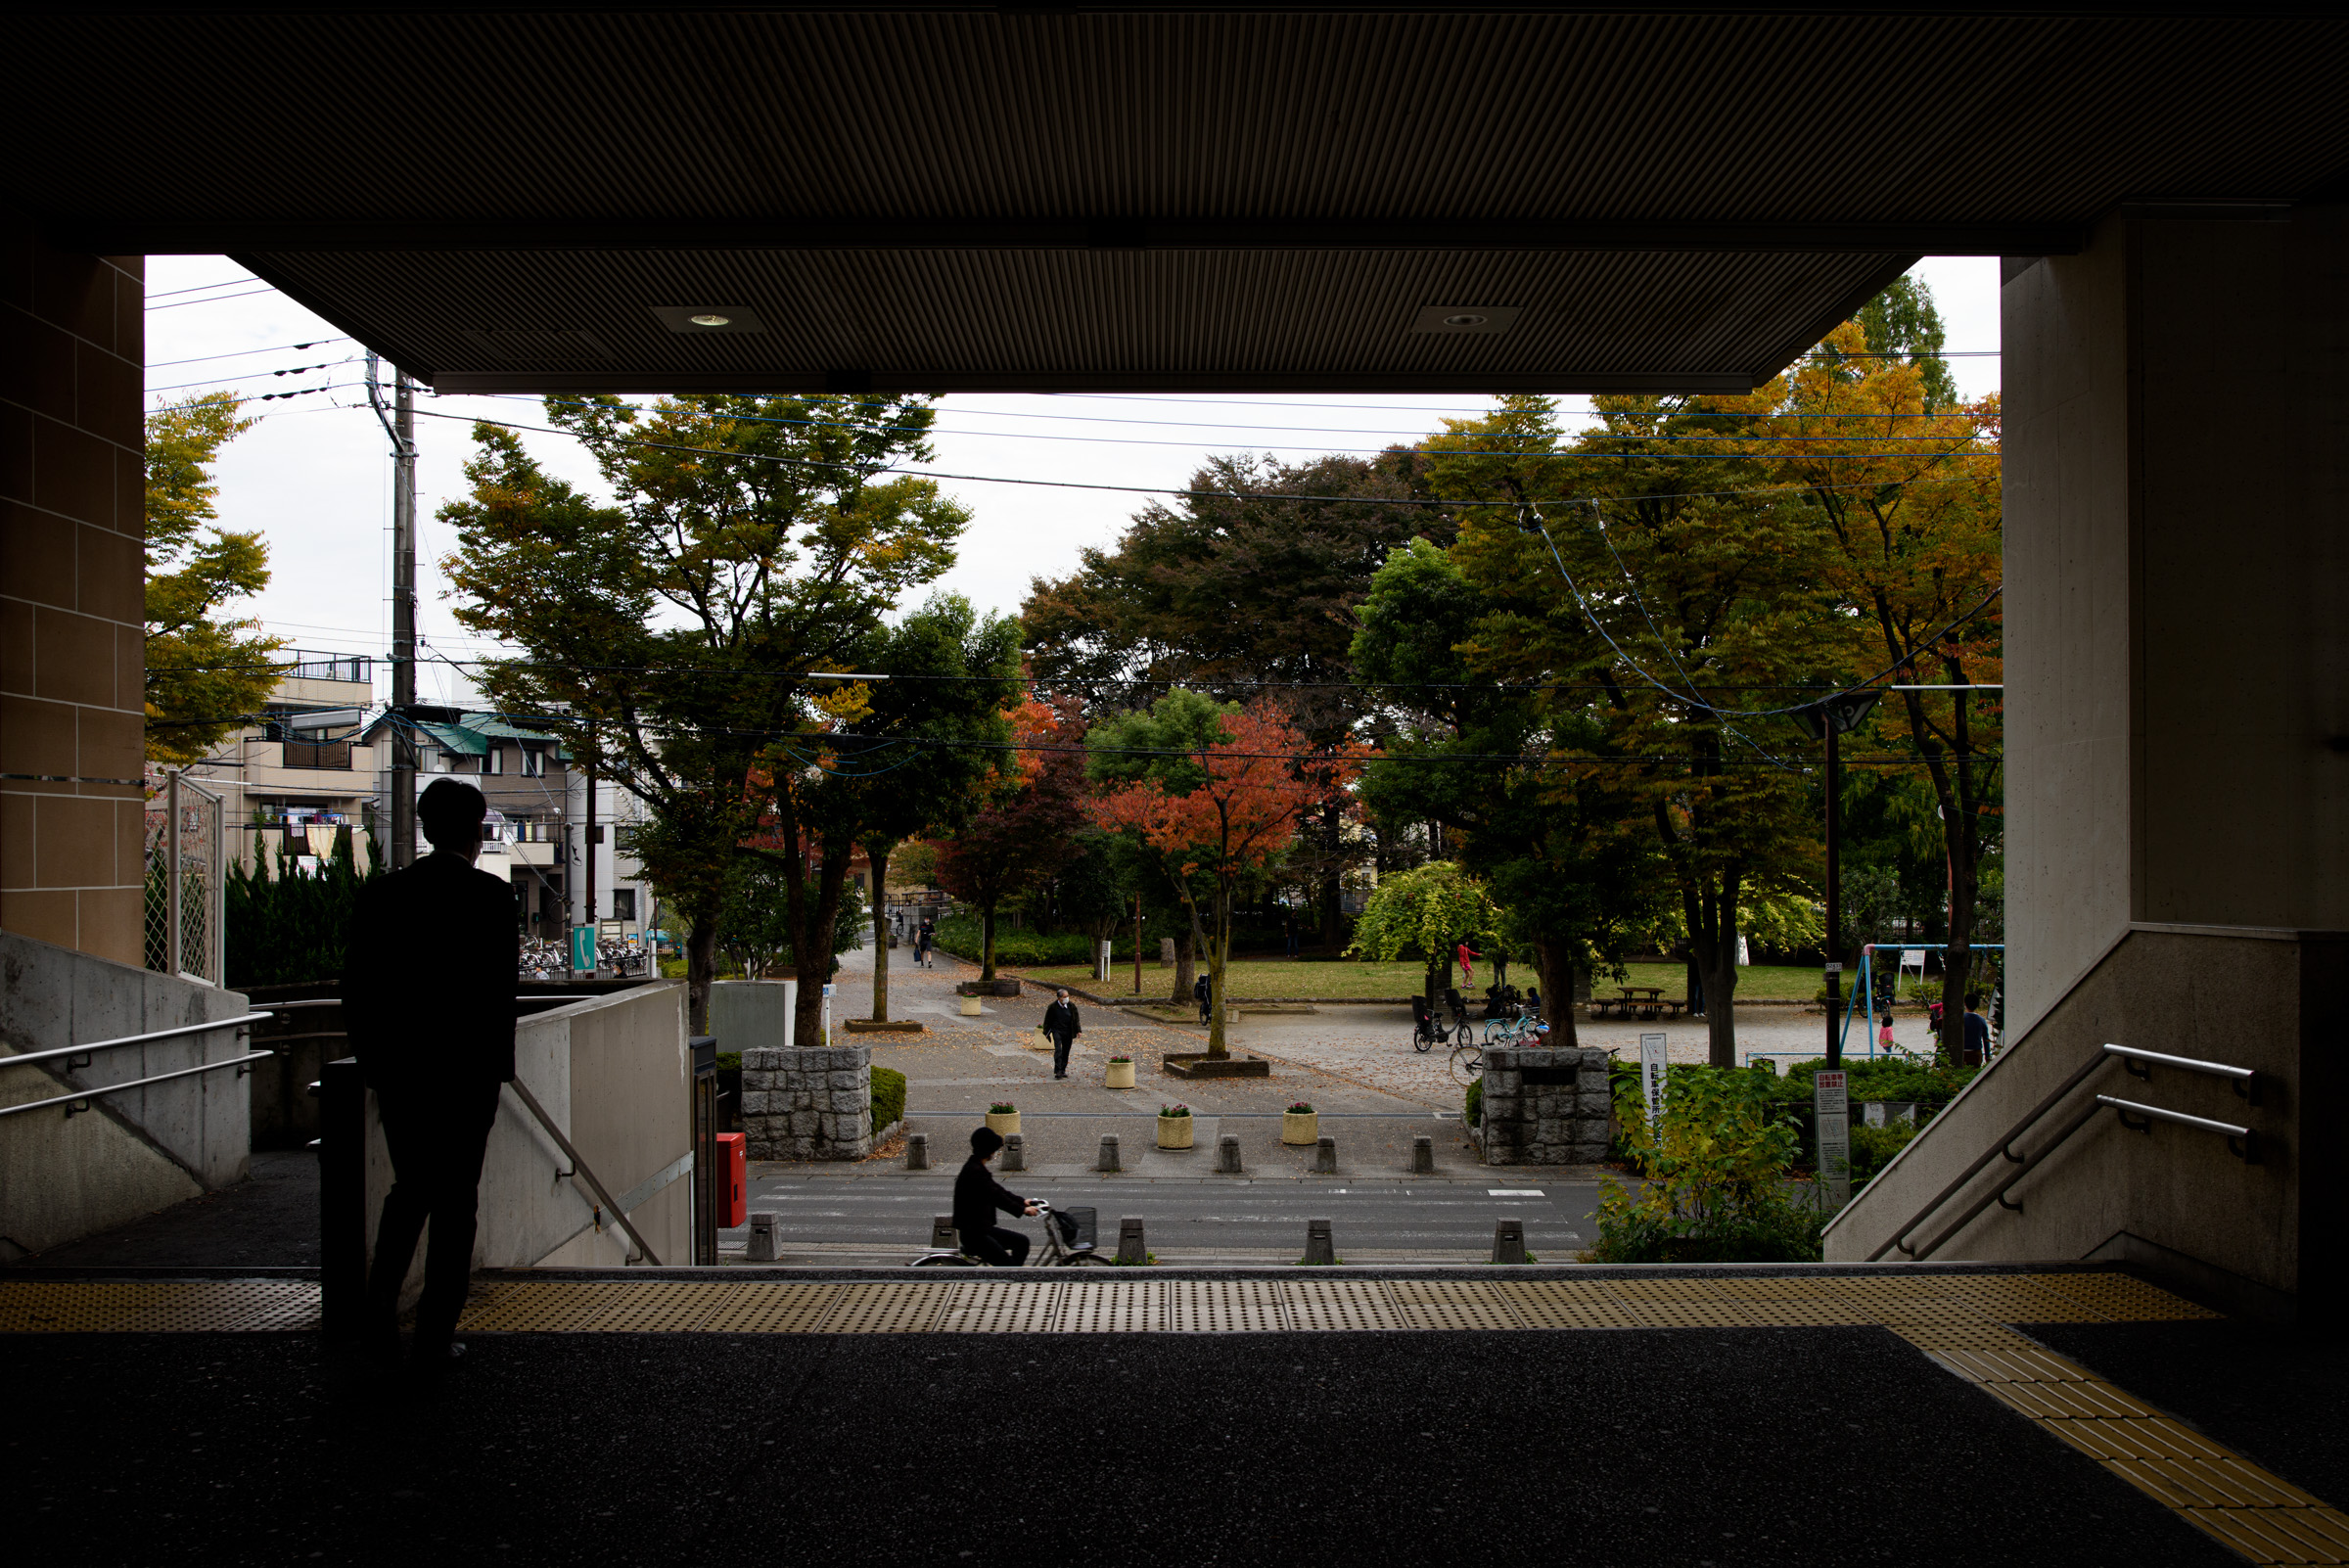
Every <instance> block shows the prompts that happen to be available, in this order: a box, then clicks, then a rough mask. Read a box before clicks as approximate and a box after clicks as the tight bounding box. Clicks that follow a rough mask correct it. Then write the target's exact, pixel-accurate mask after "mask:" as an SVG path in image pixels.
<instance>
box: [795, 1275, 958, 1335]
mask: <svg viewBox="0 0 2349 1568" xmlns="http://www.w3.org/2000/svg"><path fill="white" fill-rule="evenodd" d="M954 1289H955V1287H954V1286H952V1285H948V1284H944V1283H941V1284H920V1285H912V1284H906V1285H895V1284H888V1285H843V1286H841V1287H840V1295H839V1297H838V1299H836V1300H835V1301H834V1302H833V1303H832V1310H831V1311H830V1312H828V1313H826V1314H824V1317H823V1321H822V1322H820V1323H819V1324H817V1325H816V1332H817V1333H820V1334H918V1333H921V1332H923V1331H924V1330H925V1329H928V1328H931V1327H933V1326H934V1325H935V1324H936V1323H937V1322H938V1314H939V1310H940V1309H941V1308H943V1307H944V1306H945V1304H946V1298H947V1296H948V1295H949V1294H951V1293H952V1291H953V1290H954Z"/></svg>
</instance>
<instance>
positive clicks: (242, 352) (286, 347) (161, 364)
mask: <svg viewBox="0 0 2349 1568" xmlns="http://www.w3.org/2000/svg"><path fill="white" fill-rule="evenodd" d="M353 341H354V340H352V339H350V338H312V339H311V340H310V341H309V342H308V343H289V344H280V345H279V346H277V347H275V348H237V349H233V350H231V351H230V352H228V353H224V354H198V355H196V356H195V357H194V358H192V359H153V360H149V361H148V363H147V368H148V369H149V370H168V369H169V368H170V367H171V366H173V365H201V364H205V363H207V362H208V361H210V360H214V359H243V358H245V357H246V356H247V355H250V354H285V353H299V352H301V351H302V350H303V349H305V348H315V347H317V346H320V345H321V344H329V343H350V342H353Z"/></svg>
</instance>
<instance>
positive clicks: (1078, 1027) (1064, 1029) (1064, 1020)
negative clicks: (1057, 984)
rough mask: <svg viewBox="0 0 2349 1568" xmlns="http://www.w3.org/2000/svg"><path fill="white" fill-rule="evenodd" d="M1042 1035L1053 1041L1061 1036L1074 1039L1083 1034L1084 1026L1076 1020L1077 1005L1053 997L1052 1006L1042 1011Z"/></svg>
mask: <svg viewBox="0 0 2349 1568" xmlns="http://www.w3.org/2000/svg"><path fill="white" fill-rule="evenodd" d="M1044 1033H1045V1034H1047V1035H1050V1036H1051V1037H1052V1038H1055V1039H1057V1038H1060V1037H1061V1036H1063V1035H1066V1036H1068V1037H1069V1038H1071V1039H1075V1038H1077V1037H1078V1036H1080V1035H1082V1034H1083V1033H1084V1025H1083V1024H1082V1023H1081V1022H1080V1021H1079V1020H1078V1017H1077V1004H1076V1003H1075V1002H1064V1001H1062V1000H1061V999H1060V998H1059V997H1057V996H1056V997H1054V998H1053V999H1052V1005H1051V1006H1049V1007H1047V1008H1045V1009H1044Z"/></svg>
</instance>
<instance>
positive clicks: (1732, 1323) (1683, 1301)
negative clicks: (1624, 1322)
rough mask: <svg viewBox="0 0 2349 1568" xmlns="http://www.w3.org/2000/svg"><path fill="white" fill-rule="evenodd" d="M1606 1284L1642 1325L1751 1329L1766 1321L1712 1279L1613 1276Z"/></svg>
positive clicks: (1649, 1326)
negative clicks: (1729, 1296)
mask: <svg viewBox="0 0 2349 1568" xmlns="http://www.w3.org/2000/svg"><path fill="white" fill-rule="evenodd" d="M1606 1287H1607V1289H1608V1290H1609V1291H1611V1292H1613V1293H1614V1295H1615V1296H1616V1297H1617V1298H1618V1299H1619V1300H1621V1301H1622V1303H1623V1304H1624V1306H1625V1307H1627V1308H1629V1309H1630V1310H1631V1312H1632V1314H1633V1316H1635V1317H1636V1318H1637V1319H1638V1326H1640V1327H1641V1328H1751V1327H1754V1326H1756V1325H1757V1324H1759V1323H1762V1322H1766V1321H1767V1319H1766V1318H1758V1317H1756V1316H1754V1315H1753V1314H1750V1313H1748V1312H1747V1311H1746V1310H1745V1308H1744V1307H1743V1306H1742V1305H1741V1304H1739V1303H1737V1302H1734V1301H1731V1300H1730V1299H1729V1298H1728V1297H1727V1296H1725V1295H1723V1294H1722V1293H1721V1291H1720V1290H1719V1289H1717V1288H1715V1286H1714V1282H1713V1281H1712V1280H1710V1279H1610V1280H1608V1281H1606Z"/></svg>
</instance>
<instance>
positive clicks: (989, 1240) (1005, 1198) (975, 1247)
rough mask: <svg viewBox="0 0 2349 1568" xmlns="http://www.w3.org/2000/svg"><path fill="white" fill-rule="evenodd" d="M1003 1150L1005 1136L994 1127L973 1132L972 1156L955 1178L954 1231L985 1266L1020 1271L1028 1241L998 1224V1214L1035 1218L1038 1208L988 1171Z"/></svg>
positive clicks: (1015, 1231)
mask: <svg viewBox="0 0 2349 1568" xmlns="http://www.w3.org/2000/svg"><path fill="white" fill-rule="evenodd" d="M1002 1147H1003V1137H1002V1134H1001V1133H999V1132H997V1131H996V1130H994V1129H993V1128H991V1127H981V1128H973V1129H972V1130H971V1157H970V1158H969V1159H967V1160H965V1161H963V1162H962V1169H961V1170H960V1171H959V1172H957V1173H956V1174H955V1176H954V1231H955V1234H956V1235H958V1236H960V1237H961V1238H962V1250H963V1251H964V1252H967V1253H969V1254H970V1255H971V1256H972V1257H974V1258H976V1259H978V1260H979V1261H980V1262H981V1263H983V1264H992V1265H993V1266H994V1267H995V1268H1018V1267H1019V1266H1020V1265H1022V1264H1024V1263H1026V1262H1027V1261H1028V1238H1027V1237H1026V1236H1024V1235H1022V1234H1020V1232H1018V1231H1017V1230H1006V1229H1004V1228H1003V1227H1002V1226H1001V1225H998V1224H996V1223H995V1211H996V1210H998V1209H1000V1210H1001V1211H1003V1213H1005V1214H1016V1215H1022V1216H1025V1217H1026V1218H1029V1219H1034V1218H1035V1217H1036V1205H1035V1204H1032V1203H1030V1202H1029V1201H1028V1200H1027V1199H1026V1198H1023V1197H1021V1196H1020V1195H1019V1194H1018V1193H1016V1192H1012V1191H1010V1190H1008V1189H1007V1188H1005V1187H1004V1186H1003V1185H1002V1183H1000V1182H998V1181H997V1180H996V1179H995V1174H994V1173H993V1172H992V1171H990V1170H989V1169H988V1168H987V1162H988V1161H990V1160H991V1159H993V1158H994V1157H995V1151H996V1150H998V1149H1000V1148H1002Z"/></svg>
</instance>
